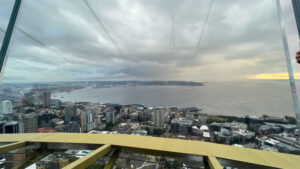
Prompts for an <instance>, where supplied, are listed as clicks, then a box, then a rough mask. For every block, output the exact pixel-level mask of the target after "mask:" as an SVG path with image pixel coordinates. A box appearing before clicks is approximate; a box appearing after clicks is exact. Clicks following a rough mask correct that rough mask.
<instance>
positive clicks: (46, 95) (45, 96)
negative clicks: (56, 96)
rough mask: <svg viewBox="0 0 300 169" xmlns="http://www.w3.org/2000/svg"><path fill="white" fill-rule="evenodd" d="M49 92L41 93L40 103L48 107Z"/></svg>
mask: <svg viewBox="0 0 300 169" xmlns="http://www.w3.org/2000/svg"><path fill="white" fill-rule="evenodd" d="M50 97H51V92H47V91H44V92H43V94H42V105H43V107H49V106H50V105H51V101H50Z"/></svg>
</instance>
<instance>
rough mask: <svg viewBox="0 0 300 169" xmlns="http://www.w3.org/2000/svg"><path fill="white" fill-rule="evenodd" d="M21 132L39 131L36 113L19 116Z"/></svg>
mask: <svg viewBox="0 0 300 169" xmlns="http://www.w3.org/2000/svg"><path fill="white" fill-rule="evenodd" d="M19 123H20V133H36V132H38V121H37V115H36V114H35V113H30V114H25V115H22V116H20V117H19Z"/></svg>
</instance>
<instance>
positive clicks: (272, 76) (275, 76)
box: [249, 72, 300, 80]
mask: <svg viewBox="0 0 300 169" xmlns="http://www.w3.org/2000/svg"><path fill="white" fill-rule="evenodd" d="M294 78H295V79H300V73H294ZM249 79H259V80H284V79H289V74H288V73H287V72H285V73H262V74H256V75H251V76H249Z"/></svg>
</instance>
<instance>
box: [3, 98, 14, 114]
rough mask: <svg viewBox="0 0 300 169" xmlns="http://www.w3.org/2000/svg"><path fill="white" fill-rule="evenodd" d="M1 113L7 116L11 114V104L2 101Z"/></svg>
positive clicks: (7, 101)
mask: <svg viewBox="0 0 300 169" xmlns="http://www.w3.org/2000/svg"><path fill="white" fill-rule="evenodd" d="M2 113H3V114H8V113H12V102H11V101H9V100H4V101H2Z"/></svg>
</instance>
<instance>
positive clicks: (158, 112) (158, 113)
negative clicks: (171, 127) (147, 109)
mask: <svg viewBox="0 0 300 169" xmlns="http://www.w3.org/2000/svg"><path fill="white" fill-rule="evenodd" d="M153 122H154V125H155V127H163V126H164V122H165V112H164V109H163V108H157V109H155V111H154V113H153Z"/></svg>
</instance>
